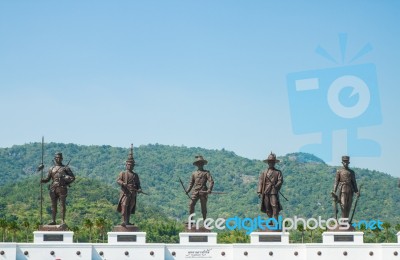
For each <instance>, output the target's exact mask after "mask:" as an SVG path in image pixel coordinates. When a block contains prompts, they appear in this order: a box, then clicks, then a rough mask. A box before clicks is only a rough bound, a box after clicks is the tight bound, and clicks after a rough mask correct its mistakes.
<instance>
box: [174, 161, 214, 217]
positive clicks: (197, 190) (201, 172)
mask: <svg viewBox="0 0 400 260" xmlns="http://www.w3.org/2000/svg"><path fill="white" fill-rule="evenodd" d="M207 163H208V162H207V160H205V159H204V158H203V156H201V155H198V156H196V157H195V161H194V162H193V165H195V166H197V170H196V171H194V172H193V173H192V175H191V177H190V182H189V187H188V188H187V189H185V187H184V186H183V188H184V189H185V192H186V194H187V195H188V194H189V192H190V191H192V195H191V196H189V195H188V196H189V198H190V202H189V215H191V214H193V213H194V209H195V206H196V203H197V201H199V200H200V205H201V213H202V215H203V220H205V219H206V218H207V200H208V194H211V192H212V189H213V187H214V180H213V178H212V176H211V173H210V171H208V170H205V169H204V165H206V164H207ZM181 184H182V185H183V183H182V181H181ZM207 184H208V185H209V186H208V187H207Z"/></svg>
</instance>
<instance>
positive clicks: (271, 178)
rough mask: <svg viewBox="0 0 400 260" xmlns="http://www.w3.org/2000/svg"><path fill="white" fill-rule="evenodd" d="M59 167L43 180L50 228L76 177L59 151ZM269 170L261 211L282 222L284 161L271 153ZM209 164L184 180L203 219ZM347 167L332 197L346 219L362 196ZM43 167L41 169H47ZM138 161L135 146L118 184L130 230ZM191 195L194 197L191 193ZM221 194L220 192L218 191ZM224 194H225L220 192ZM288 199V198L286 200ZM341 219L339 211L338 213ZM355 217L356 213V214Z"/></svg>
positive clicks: (199, 161)
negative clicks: (47, 194)
mask: <svg viewBox="0 0 400 260" xmlns="http://www.w3.org/2000/svg"><path fill="white" fill-rule="evenodd" d="M54 161H55V165H54V166H52V167H51V168H50V169H49V171H48V175H47V177H46V178H42V179H41V182H42V183H47V182H49V181H50V180H51V181H52V183H51V185H50V189H49V191H50V199H51V212H52V215H51V217H52V221H51V222H50V223H49V224H48V225H56V215H57V204H58V202H60V207H61V224H65V213H66V208H65V204H66V197H67V194H68V186H69V185H70V184H71V183H73V182H74V180H75V176H74V174H73V173H72V171H71V168H70V167H69V166H68V164H69V163H68V164H67V165H64V164H63V163H62V161H63V155H62V153H60V152H58V153H56V154H55V157H54ZM263 162H265V163H266V164H267V165H268V167H267V168H266V169H265V170H264V171H262V173H261V174H260V176H259V180H258V187H257V194H258V196H259V198H260V199H261V205H260V206H261V212H264V213H266V214H267V215H268V217H269V218H275V219H278V216H279V213H280V211H281V210H282V204H281V201H280V197H283V198H284V199H286V197H284V196H283V194H282V193H281V191H280V190H281V188H282V184H283V174H282V172H281V171H280V170H278V169H277V168H276V167H275V165H276V164H277V163H279V162H280V161H279V160H278V159H277V158H276V155H275V154H274V153H272V152H271V153H270V154H269V155H268V158H267V159H265V160H263ZM207 163H208V161H207V160H205V159H204V158H203V156H201V155H199V156H196V157H195V161H194V162H193V165H194V166H196V167H197V170H195V171H194V172H193V173H192V174H191V176H190V181H189V185H188V187H187V188H185V186H184V185H183V182H182V181H181V180H180V182H181V184H182V186H183V189H184V191H185V193H186V194H187V196H188V198H189V199H190V202H189V215H191V214H192V213H194V211H195V206H196V204H197V202H198V201H199V200H200V205H201V213H202V217H203V219H204V220H205V219H206V218H207V201H208V195H209V194H211V193H213V187H214V180H213V177H212V175H211V173H210V171H208V170H206V169H204V166H205V165H206V164H207ZM342 164H343V167H342V168H340V169H339V170H337V173H336V177H335V182H334V187H333V191H332V196H333V198H334V203H335V207H336V204H340V208H341V216H342V218H349V215H350V209H351V205H352V201H353V196H354V193H355V194H356V195H357V196H360V193H359V190H358V187H357V183H356V178H355V173H354V171H353V170H351V169H350V168H349V164H350V157H349V156H342ZM43 167H44V166H43V164H42V165H40V166H39V169H43ZM134 167H135V159H134V157H133V146H131V150H130V153H129V155H128V159H127V160H126V163H125V170H124V171H121V172H120V173H119V174H118V178H117V183H118V185H119V186H120V187H121V191H120V196H119V201H118V206H117V211H118V212H120V214H121V216H122V224H121V226H123V227H126V226H128V225H132V224H131V223H130V217H131V215H132V214H135V211H136V201H137V195H138V194H139V193H144V192H143V191H142V188H141V185H140V178H139V175H138V174H137V173H136V172H135V171H134ZM190 192H191V195H189V193H190ZM217 193H218V192H217ZM220 193H223V192H220ZM286 200H287V199H286ZM335 211H336V212H335V214H336V218H337V210H335ZM353 214H354V213H353Z"/></svg>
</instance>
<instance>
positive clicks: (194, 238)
mask: <svg viewBox="0 0 400 260" xmlns="http://www.w3.org/2000/svg"><path fill="white" fill-rule="evenodd" d="M189 242H208V236H189Z"/></svg>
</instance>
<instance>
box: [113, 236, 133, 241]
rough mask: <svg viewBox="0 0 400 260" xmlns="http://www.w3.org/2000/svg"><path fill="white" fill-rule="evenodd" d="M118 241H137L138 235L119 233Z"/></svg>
mask: <svg viewBox="0 0 400 260" xmlns="http://www.w3.org/2000/svg"><path fill="white" fill-rule="evenodd" d="M117 242H136V235H117Z"/></svg>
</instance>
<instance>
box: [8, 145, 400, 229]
mask: <svg viewBox="0 0 400 260" xmlns="http://www.w3.org/2000/svg"><path fill="white" fill-rule="evenodd" d="M56 151H61V152H63V155H64V163H65V164H66V163H67V162H68V161H69V160H71V161H70V164H69V165H70V167H71V169H72V171H73V172H74V174H75V175H76V181H75V182H74V183H73V184H72V185H71V188H70V189H69V194H68V198H67V202H68V208H67V210H68V212H67V223H68V224H69V226H79V225H83V224H82V221H83V220H85V219H91V220H93V221H94V220H95V219H98V218H100V219H105V220H107V221H108V223H109V224H110V225H114V224H117V223H119V221H120V220H119V214H118V213H117V212H116V204H117V201H118V196H119V188H118V186H117V184H116V178H117V175H118V173H119V172H120V171H121V170H123V169H124V166H125V160H126V159H127V156H128V153H129V148H128V147H127V148H117V147H111V146H81V145H75V144H60V143H48V144H45V166H46V168H45V172H47V170H48V168H49V167H50V166H51V165H53V163H52V159H53V156H54V153H55V152H56ZM199 154H201V155H203V156H204V157H205V159H207V160H208V162H209V163H208V164H207V165H206V166H205V168H206V169H207V170H210V172H211V174H212V175H213V178H214V181H215V186H214V190H215V191H223V192H226V194H222V195H216V194H211V195H210V196H209V203H208V211H209V217H212V218H214V219H216V218H218V217H223V218H229V217H234V216H236V215H237V216H239V217H250V218H253V217H255V216H257V215H259V214H260V209H259V199H258V197H257V194H256V189H257V182H258V176H259V174H260V172H261V171H262V170H263V169H265V167H266V164H265V163H263V162H262V161H258V160H250V159H247V158H243V157H240V156H237V155H236V154H235V153H233V152H230V151H226V150H224V149H222V150H207V149H203V148H188V147H184V146H180V147H179V146H166V145H159V144H155V145H143V146H139V147H135V148H134V157H135V161H136V166H135V171H136V172H137V173H138V174H139V176H140V180H141V183H142V189H143V191H145V192H146V193H149V195H148V196H146V195H143V194H141V195H139V198H138V208H137V214H136V215H135V216H134V217H133V219H134V220H135V221H138V222H142V223H143V225H147V224H148V223H147V222H151V219H153V218H157V219H163V220H165V221H167V220H168V221H171V220H179V223H180V222H183V221H185V220H186V218H187V216H188V203H189V202H188V198H187V196H186V195H185V193H184V191H183V189H182V187H181V185H180V183H179V180H178V179H179V177H180V178H181V179H182V180H183V181H184V183H185V186H187V184H188V182H189V177H190V174H191V172H192V171H194V170H195V169H196V168H195V167H194V166H193V165H192V162H193V161H194V156H195V155H199ZM267 155H268V154H267V153H266V156H267ZM278 157H279V159H280V160H281V162H280V163H278V164H277V168H278V169H280V170H282V172H283V176H284V184H283V187H282V189H281V192H282V193H283V194H284V195H285V197H287V198H288V201H285V200H284V199H283V198H282V197H281V202H282V204H283V208H284V209H283V211H282V215H283V216H284V217H293V216H298V217H305V218H310V217H315V218H317V217H318V216H321V217H322V218H326V219H327V218H330V217H332V216H333V215H334V214H333V209H332V198H331V196H330V191H331V190H332V188H333V182H334V178H335V172H336V168H338V167H331V166H328V165H326V164H325V163H324V162H323V161H322V160H321V159H319V158H317V157H315V156H313V155H311V154H305V153H293V154H287V155H285V156H278ZM40 159H41V144H40V143H30V144H25V145H15V146H13V147H11V148H0V218H2V219H7V220H8V221H17V222H22V221H28V222H30V223H36V222H38V220H39V205H40V184H39V179H40V173H36V172H35V170H36V168H37V166H38V165H39V163H40ZM339 159H340V158H339ZM353 170H355V172H356V177H357V182H358V184H359V185H360V184H362V189H361V194H362V195H361V197H360V200H359V203H358V206H357V207H358V208H357V211H356V214H355V217H354V219H355V220H359V219H367V220H369V219H380V220H381V221H386V222H390V223H392V224H393V225H395V224H398V223H400V214H399V213H400V208H399V207H398V205H399V201H400V191H399V189H398V188H397V186H396V185H397V182H396V179H395V178H394V177H392V176H390V175H388V174H385V173H382V172H377V171H370V170H367V169H357V168H354V169H353ZM45 174H46V173H45ZM43 195H44V204H43V205H44V214H43V217H44V220H45V222H46V221H48V220H49V219H50V214H49V213H50V200H49V196H48V191H47V185H44V188H43ZM196 208H197V211H196V213H197V214H198V216H200V205H199V204H198V205H197V207H196ZM146 221H147V222H146ZM165 223H167V224H168V225H169V224H171V223H175V221H172V222H165ZM0 224H1V223H0ZM158 235H159V234H158Z"/></svg>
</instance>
